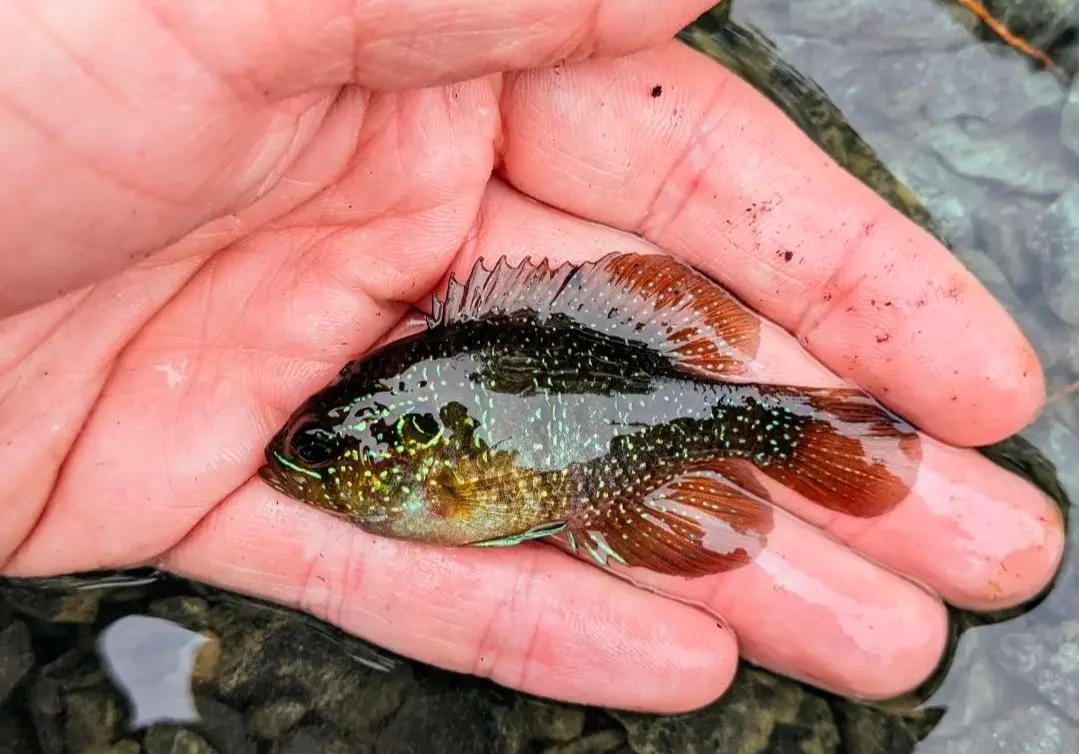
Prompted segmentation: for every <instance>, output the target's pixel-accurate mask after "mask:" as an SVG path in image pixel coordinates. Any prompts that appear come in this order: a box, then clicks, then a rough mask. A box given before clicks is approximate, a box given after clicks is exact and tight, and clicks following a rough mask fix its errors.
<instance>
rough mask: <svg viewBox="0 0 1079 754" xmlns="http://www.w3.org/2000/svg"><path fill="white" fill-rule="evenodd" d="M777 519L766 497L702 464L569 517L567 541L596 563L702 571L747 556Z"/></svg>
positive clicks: (678, 572) (733, 564)
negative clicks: (590, 514) (592, 512)
mask: <svg viewBox="0 0 1079 754" xmlns="http://www.w3.org/2000/svg"><path fill="white" fill-rule="evenodd" d="M761 491H762V492H763V490H761ZM772 526H773V511H772V505H771V503H770V502H769V501H768V500H767V499H765V498H764V497H762V496H759V495H757V494H754V492H752V491H749V490H746V489H744V488H743V487H741V486H739V485H738V484H737V483H735V482H734V481H732V480H731V479H729V478H727V477H726V476H725V475H724V474H722V473H720V472H719V471H717V470H715V469H714V468H709V467H701V468H696V469H693V470H690V471H687V472H685V473H682V474H680V475H678V476H676V477H674V478H673V479H671V480H669V481H667V482H666V483H665V484H662V485H661V486H659V487H657V488H656V489H654V490H653V491H651V492H649V493H647V494H643V495H641V496H623V497H622V498H619V499H618V500H617V501H616V502H615V503H614V504H612V505H610V506H608V507H607V508H606V509H605V510H603V511H602V512H599V513H597V514H595V515H594V516H593V517H592V518H587V517H586V518H585V520H583V521H580V522H573V521H571V522H570V525H569V526H568V527H567V529H566V537H565V540H566V543H567V544H568V545H569V547H570V549H571V550H573V551H575V552H579V551H583V552H584V553H585V554H587V555H588V556H589V557H590V558H591V559H592V560H593V561H594V562H595V563H596V564H597V565H601V566H607V565H609V563H610V561H613V562H615V563H617V564H619V565H623V566H628V567H631V568H633V567H636V568H647V569H649V570H652V571H656V572H658V573H664V574H669V575H673V576H686V577H700V576H707V575H710V574H714V573H721V572H723V571H729V570H732V569H734V568H739V567H741V566H744V565H746V564H747V563H749V562H750V561H751V560H752V559H753V558H754V557H756V555H757V554H758V553H759V552H760V551H761V550H763V549H764V546H765V543H766V539H767V535H768V532H770V531H771V529H772Z"/></svg>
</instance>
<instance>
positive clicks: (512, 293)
mask: <svg viewBox="0 0 1079 754" xmlns="http://www.w3.org/2000/svg"><path fill="white" fill-rule="evenodd" d="M525 311H528V312H532V313H533V314H534V315H535V316H536V317H537V318H538V319H539V320H540V321H541V322H542V321H544V320H545V319H546V318H548V317H551V316H553V315H562V316H563V317H565V318H568V319H570V320H571V321H573V322H575V323H576V324H578V325H580V326H582V327H585V328H588V329H592V330H596V331H598V332H601V333H603V334H605V335H607V336H609V337H615V338H621V339H623V340H625V341H628V342H633V343H639V344H644V345H647V346H648V347H650V348H652V349H654V350H656V351H658V352H660V353H662V354H664V355H665V356H666V357H667V358H669V359H670V360H671V362H672V363H674V364H675V366H676V367H678V368H680V369H682V370H684V371H687V372H691V373H694V374H696V375H698V376H701V377H704V378H706V379H717V378H722V377H724V376H730V375H735V374H739V373H741V372H743V371H744V370H745V367H746V363H747V362H748V361H751V360H752V359H753V358H754V357H755V356H756V354H757V348H758V346H759V344H760V319H759V318H758V316H757V315H756V314H754V313H753V312H752V311H750V310H749V309H748V308H747V307H745V306H744V305H743V304H742V303H741V302H739V301H738V300H737V299H735V298H734V296H732V295H731V294H730V293H728V292H727V291H725V290H724V289H723V288H721V287H720V286H719V285H718V284H716V283H715V282H714V281H712V280H710V279H709V278H707V277H705V276H704V275H703V274H701V273H700V272H697V271H696V270H694V269H693V268H692V267H690V266H688V265H686V264H685V263H683V262H680V261H678V260H676V259H674V258H672V257H668V256H665V255H659V254H636V253H626V254H610V255H608V256H606V257H603V258H602V259H600V260H598V261H596V262H585V263H583V264H579V265H578V264H570V263H566V264H563V265H560V266H558V267H550V266H549V265H548V264H547V263H546V262H545V261H544V262H540V263H536V262H533V261H531V259H530V258H525V260H524V261H523V262H521V264H519V265H518V266H516V267H513V266H511V265H510V263H509V262H508V261H507V259H506V257H505V256H503V257H502V258H501V259H499V260H498V262H497V263H496V264H495V266H494V267H493V268H492V269H490V270H488V269H486V268H485V267H484V266H483V262H482V260H481V261H478V262H477V263H476V265H475V266H474V267H473V269H472V272H471V274H470V275H469V278H468V280H467V281H466V282H465V283H464V284H462V283H459V282H457V280H456V279H455V278H454V277H453V276H451V277H450V281H449V287H448V290H447V292H446V298H445V301H440V300H439V299H438V298H437V297H435V298H434V300H433V302H432V314H431V316H430V317H429V318H428V326H430V327H437V326H439V325H451V324H454V323H459V322H467V321H474V320H479V319H484V318H486V317H490V316H498V315H510V314H514V313H520V312H525Z"/></svg>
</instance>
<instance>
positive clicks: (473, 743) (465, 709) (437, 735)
mask: <svg viewBox="0 0 1079 754" xmlns="http://www.w3.org/2000/svg"><path fill="white" fill-rule="evenodd" d="M469 686H472V688H467V687H466V688H462V689H459V690H454V689H452V688H446V689H442V690H434V691H432V690H430V689H428V688H419V689H417V690H416V691H414V692H413V693H412V694H410V695H409V697H408V699H406V700H405V703H404V704H403V705H402V706H401V708H400V709H399V710H397V713H396V714H395V715H394V716H393V717H392V718H390V721H389V722H388V723H386V726H385V727H384V728H383V729H382V730H381V731H380V732H379V734H378V739H377V740H376V742H375V753H376V754H413V753H415V754H427V752H434V751H446V752H450V751H452V752H454V754H501V752H502V751H504V749H505V746H504V741H503V738H502V735H501V731H500V730H499V726H498V721H497V719H496V708H495V707H494V706H493V705H492V704H491V699H490V698H489V697H488V695H487V694H484V693H483V692H481V691H479V690H478V689H477V688H475V687H474V685H473V684H469ZM485 697H486V698H485Z"/></svg>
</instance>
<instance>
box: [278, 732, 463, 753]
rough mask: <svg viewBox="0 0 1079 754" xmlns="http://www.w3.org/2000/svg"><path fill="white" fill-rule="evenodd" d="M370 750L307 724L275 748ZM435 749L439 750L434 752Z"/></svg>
mask: <svg viewBox="0 0 1079 754" xmlns="http://www.w3.org/2000/svg"><path fill="white" fill-rule="evenodd" d="M370 750H371V748H370V746H355V745H351V744H350V743H349V742H348V741H347V740H346V739H345V738H344V737H342V736H341V735H340V734H339V733H337V732H336V731H335V730H334V729H333V728H332V727H330V726H328V725H306V726H304V727H303V728H299V729H297V730H294V731H292V732H291V733H289V734H288V735H286V736H285V737H284V738H283V739H281V741H280V742H279V745H278V746H277V747H275V749H274V751H275V754H313V752H318V753H319V754H366V752H369V751H370ZM434 751H437V750H432V754H433V752H434ZM446 751H447V752H448V751H449V750H448V749H447V750H446Z"/></svg>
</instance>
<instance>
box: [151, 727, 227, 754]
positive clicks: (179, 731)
mask: <svg viewBox="0 0 1079 754" xmlns="http://www.w3.org/2000/svg"><path fill="white" fill-rule="evenodd" d="M142 750H143V751H144V752H145V753H146V754H232V752H220V753H219V752H218V751H217V750H216V749H215V748H214V747H213V746H211V745H210V743H209V742H208V741H207V740H206V739H205V738H203V737H202V736H200V735H199V734H198V733H195V732H194V731H192V730H188V729H187V728H179V727H176V726H174V725H164V724H161V725H151V726H150V727H149V729H147V731H146V737H145V738H144V739H143V740H142Z"/></svg>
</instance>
